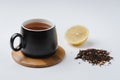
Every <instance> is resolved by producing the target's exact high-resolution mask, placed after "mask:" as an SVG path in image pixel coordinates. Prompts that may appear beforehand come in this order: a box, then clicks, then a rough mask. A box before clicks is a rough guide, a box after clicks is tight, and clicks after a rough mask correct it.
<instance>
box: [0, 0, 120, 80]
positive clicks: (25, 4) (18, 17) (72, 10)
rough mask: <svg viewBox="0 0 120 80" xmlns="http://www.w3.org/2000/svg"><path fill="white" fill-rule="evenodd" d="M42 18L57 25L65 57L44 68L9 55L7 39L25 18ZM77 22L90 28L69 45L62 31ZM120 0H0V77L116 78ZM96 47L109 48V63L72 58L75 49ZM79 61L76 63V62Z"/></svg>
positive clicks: (40, 79)
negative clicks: (82, 40) (76, 43)
mask: <svg viewBox="0 0 120 80" xmlns="http://www.w3.org/2000/svg"><path fill="white" fill-rule="evenodd" d="M32 18H44V19H48V20H50V21H52V22H53V23H54V24H55V25H56V28H57V33H58V40H59V41H58V42H59V45H60V46H62V47H63V48H64V49H65V51H66V56H65V59H64V60H63V61H62V62H61V63H59V64H58V65H55V66H52V67H48V68H28V67H24V66H21V65H19V64H17V63H16V62H15V61H14V60H13V59H12V57H11V51H12V50H11V48H10V45H9V43H10V42H9V40H10V37H11V35H12V34H14V33H16V32H20V26H21V24H22V23H23V22H24V21H25V20H28V19H32ZM76 24H80V25H84V26H86V27H87V28H88V29H89V30H90V35H89V38H88V40H87V42H86V43H85V44H83V45H82V46H79V47H73V46H71V45H69V44H68V43H67V42H66V40H65V36H64V35H65V32H66V30H67V29H68V28H70V27H71V26H73V25H76ZM119 35H120V0H43V1H42V0H3V1H2V0H0V79H2V80H120V51H119V50H120V36H119ZM87 48H99V49H105V50H108V51H110V52H111V56H113V57H114V60H112V64H111V65H109V66H108V65H105V66H102V67H99V66H92V65H91V64H88V63H86V62H83V61H82V60H74V58H75V56H76V55H77V53H78V51H79V49H87ZM79 62H80V64H79Z"/></svg>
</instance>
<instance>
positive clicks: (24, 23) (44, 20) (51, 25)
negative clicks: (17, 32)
mask: <svg viewBox="0 0 120 80" xmlns="http://www.w3.org/2000/svg"><path fill="white" fill-rule="evenodd" d="M32 22H41V23H45V24H48V25H50V27H49V28H47V29H43V30H33V29H28V28H26V27H25V25H27V24H29V23H32ZM54 27H55V25H53V23H52V22H51V21H49V20H47V19H38V18H36V19H29V20H26V21H24V22H23V24H22V28H23V29H25V30H28V31H35V32H39V31H47V30H50V29H52V28H54Z"/></svg>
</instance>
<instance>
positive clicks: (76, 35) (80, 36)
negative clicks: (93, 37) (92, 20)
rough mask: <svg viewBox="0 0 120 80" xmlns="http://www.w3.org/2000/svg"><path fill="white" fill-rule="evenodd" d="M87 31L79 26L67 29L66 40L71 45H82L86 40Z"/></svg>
mask: <svg viewBox="0 0 120 80" xmlns="http://www.w3.org/2000/svg"><path fill="white" fill-rule="evenodd" d="M88 34H89V31H88V29H87V28H86V27H84V26H81V25H75V26H72V27H71V28H69V29H68V30H67V31H66V34H65V36H66V39H67V41H68V42H69V43H70V44H72V45H76V46H78V45H81V44H83V43H84V42H85V41H86V40H87V38H88Z"/></svg>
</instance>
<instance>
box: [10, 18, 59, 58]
mask: <svg viewBox="0 0 120 80" xmlns="http://www.w3.org/2000/svg"><path fill="white" fill-rule="evenodd" d="M16 37H19V38H20V44H19V45H18V46H17V47H14V40H15V38H16ZM10 45H11V48H12V49H13V50H14V51H19V50H21V51H22V53H23V54H24V55H26V56H28V57H33V58H43V57H48V56H51V55H53V54H54V53H55V51H56V49H57V48H58V43H57V33H56V28H55V25H53V24H52V23H51V22H50V21H48V20H45V19H31V20H27V21H25V22H24V23H23V24H22V27H21V33H15V34H13V35H12V36H11V39H10Z"/></svg>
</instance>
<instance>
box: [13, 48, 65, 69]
mask: <svg viewBox="0 0 120 80" xmlns="http://www.w3.org/2000/svg"><path fill="white" fill-rule="evenodd" d="M64 56H65V51H64V49H63V48H62V47H60V46H59V47H58V49H57V51H56V52H55V54H54V55H52V56H50V57H48V58H39V59H38V58H30V57H27V56H25V55H24V54H23V53H22V52H21V51H17V52H16V51H12V57H13V59H14V60H15V61H16V62H17V63H18V64H21V65H23V66H27V67H36V68H41V67H49V66H53V65H55V64H57V63H60V62H61V61H62V60H63V58H64Z"/></svg>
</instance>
